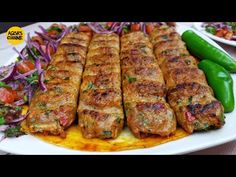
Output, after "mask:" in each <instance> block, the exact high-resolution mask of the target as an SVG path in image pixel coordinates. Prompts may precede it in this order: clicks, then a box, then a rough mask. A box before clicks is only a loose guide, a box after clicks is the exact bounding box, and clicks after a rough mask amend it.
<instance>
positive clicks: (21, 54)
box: [13, 47, 26, 60]
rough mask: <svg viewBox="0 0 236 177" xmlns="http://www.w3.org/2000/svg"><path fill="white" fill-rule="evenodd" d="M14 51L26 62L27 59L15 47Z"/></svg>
mask: <svg viewBox="0 0 236 177" xmlns="http://www.w3.org/2000/svg"><path fill="white" fill-rule="evenodd" d="M13 50H14V51H15V52H16V53H17V54H18V55H19V56H20V58H21V59H22V60H26V58H25V57H24V56H23V55H22V54H21V53H20V52H19V51H18V50H17V49H16V48H15V47H13Z"/></svg>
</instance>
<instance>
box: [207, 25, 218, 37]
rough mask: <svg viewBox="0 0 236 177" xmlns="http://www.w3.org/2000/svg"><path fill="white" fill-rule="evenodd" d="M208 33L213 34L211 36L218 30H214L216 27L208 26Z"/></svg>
mask: <svg viewBox="0 0 236 177" xmlns="http://www.w3.org/2000/svg"><path fill="white" fill-rule="evenodd" d="M206 31H207V32H208V33H211V34H213V35H214V34H216V28H214V27H212V26H208V27H206Z"/></svg>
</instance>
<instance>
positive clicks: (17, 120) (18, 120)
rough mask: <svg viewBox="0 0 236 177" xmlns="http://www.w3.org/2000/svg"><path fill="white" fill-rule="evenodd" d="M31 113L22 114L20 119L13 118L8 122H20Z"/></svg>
mask: <svg viewBox="0 0 236 177" xmlns="http://www.w3.org/2000/svg"><path fill="white" fill-rule="evenodd" d="M28 115H29V112H28V113H27V114H25V115H23V116H20V117H19V118H18V119H14V120H12V121H11V122H8V123H10V124H11V123H18V122H21V121H22V120H24V119H26V117H27V116H28Z"/></svg>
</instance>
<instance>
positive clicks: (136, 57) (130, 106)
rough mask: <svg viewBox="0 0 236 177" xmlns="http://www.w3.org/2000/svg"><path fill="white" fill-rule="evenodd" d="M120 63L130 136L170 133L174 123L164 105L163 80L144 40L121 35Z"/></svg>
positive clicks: (136, 34)
mask: <svg viewBox="0 0 236 177" xmlns="http://www.w3.org/2000/svg"><path fill="white" fill-rule="evenodd" d="M120 59H121V69H122V89H123V99H124V107H125V113H126V117H127V123H128V126H129V128H130V130H131V131H132V133H133V134H134V135H135V136H136V137H138V138H144V137H147V136H151V135H160V136H169V135H170V134H172V133H174V132H175V130H176V119H175V116H174V113H173V110H172V109H171V108H170V107H169V105H168V104H167V103H166V101H165V96H166V87H165V83H164V79H163V76H162V72H161V70H160V68H159V66H158V63H157V60H156V58H155V56H154V54H153V47H152V44H151V43H150V41H149V39H148V37H147V36H145V34H144V33H142V32H133V33H129V34H126V35H123V36H122V37H121V58H120Z"/></svg>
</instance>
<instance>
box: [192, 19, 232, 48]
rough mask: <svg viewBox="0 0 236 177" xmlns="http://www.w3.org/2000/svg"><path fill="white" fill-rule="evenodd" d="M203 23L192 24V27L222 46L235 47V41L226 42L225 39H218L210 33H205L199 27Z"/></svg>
mask: <svg viewBox="0 0 236 177" xmlns="http://www.w3.org/2000/svg"><path fill="white" fill-rule="evenodd" d="M203 23H204V22H194V23H193V27H194V28H195V29H196V30H198V31H200V32H202V33H203V34H205V35H207V36H208V37H209V38H211V39H213V40H215V41H217V42H221V43H223V44H226V45H230V46H233V47H236V41H230V40H227V39H224V38H221V37H218V36H215V35H213V34H211V33H208V32H206V31H205V29H204V28H202V27H201V25H202V24H203Z"/></svg>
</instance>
